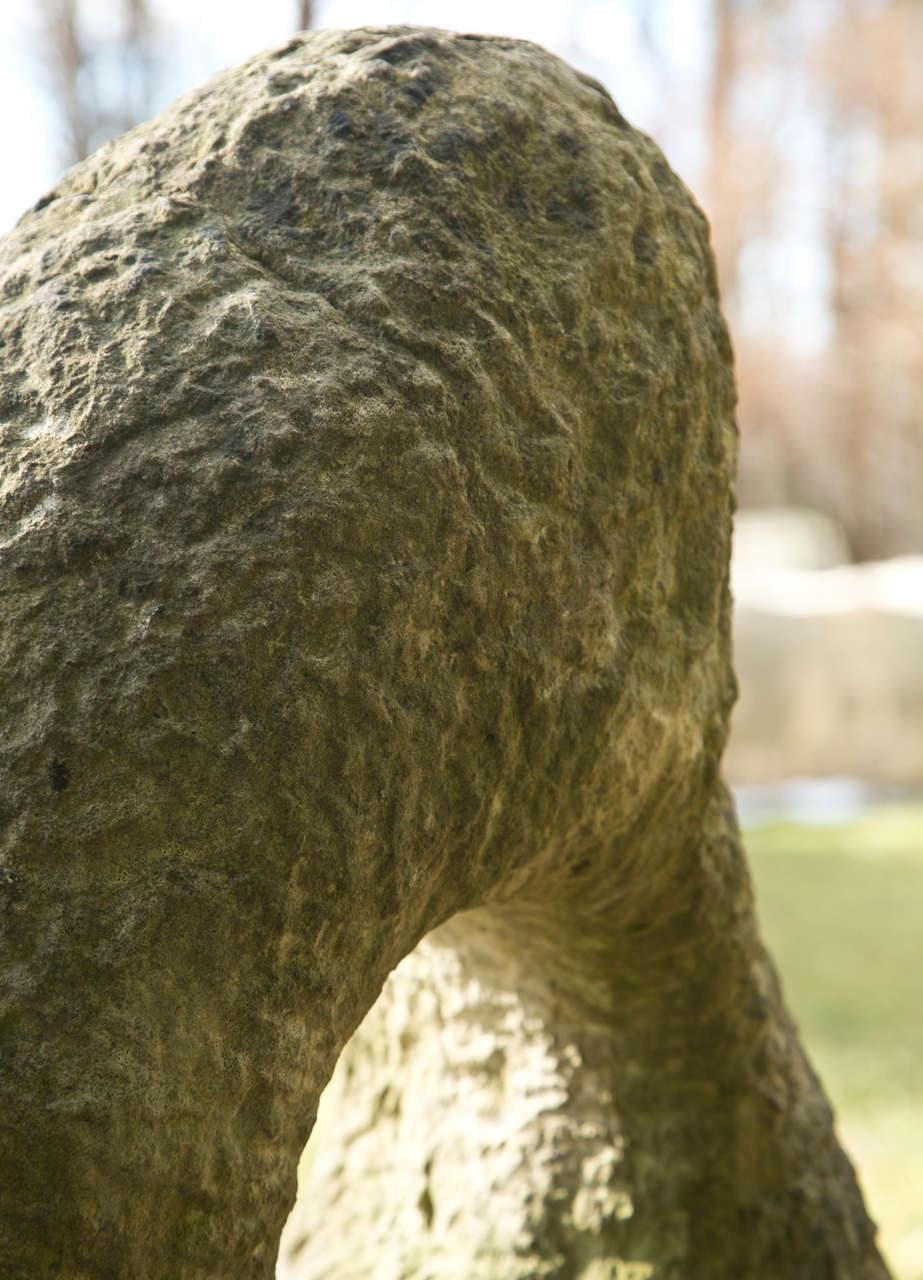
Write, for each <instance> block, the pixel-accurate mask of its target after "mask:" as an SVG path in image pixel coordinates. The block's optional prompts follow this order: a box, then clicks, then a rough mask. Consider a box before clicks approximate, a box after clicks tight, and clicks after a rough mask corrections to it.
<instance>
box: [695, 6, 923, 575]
mask: <svg viewBox="0 0 923 1280" xmlns="http://www.w3.org/2000/svg"><path fill="white" fill-rule="evenodd" d="M710 12H711V20H712V32H713V56H712V62H711V67H710V77H709V79H708V81H707V90H706V100H705V103H704V120H705V130H706V137H707V142H708V149H707V155H708V163H707V168H706V184H705V185H706V196H707V199H706V203H707V207H708V212H709V216H710V218H711V221H712V224H713V238H714V243H715V248H716V253H717V256H718V262H719V272H720V275H721V280H722V287H723V291H724V295H725V300H726V306H727V310H728V313H729V317H730V319H731V323H732V328H733V329H734V331H735V338H736V346H737V354H738V368H739V381H740V393H741V408H740V418H741V435H742V449H741V470H740V498H741V501H742V503H743V504H745V505H752V504H756V505H759V504H763V503H774V502H779V503H784V502H798V503H807V504H809V505H813V506H818V507H820V508H822V509H824V510H826V511H828V512H829V513H830V514H832V515H834V516H836V517H837V518H838V519H839V520H840V521H841V522H842V524H843V525H844V527H845V529H846V531H847V534H848V536H849V539H850V542H851V545H852V548H853V551H854V553H855V554H856V555H857V556H858V557H859V558H868V557H877V556H883V555H892V554H896V553H900V552H905V551H913V550H923V342H921V338H920V334H921V329H923V250H921V247H920V245H921V237H923V140H921V138H920V136H919V122H920V120H921V119H923V77H921V76H920V67H921V66H923V5H921V4H920V3H918V0H841V3H839V4H838V5H836V6H825V7H823V8H821V7H820V6H817V5H814V4H813V3H812V0H710ZM812 131H813V132H814V133H816V134H817V135H819V136H820V137H821V138H822V139H823V145H822V146H820V147H813V148H812V146H811V145H810V136H811V132H812ZM806 210H808V211H809V213H810V216H807V215H806ZM812 210H813V212H811V211H812ZM793 227H794V228H795V229H794V230H793ZM808 241H812V243H810V244H807V242H808ZM806 247H807V249H808V250H809V252H810V254H811V255H812V256H813V258H814V260H815V261H817V260H820V261H821V262H822V263H823V264H824V267H823V270H822V271H821V272H820V273H819V274H820V276H821V278H819V279H818V280H817V282H816V285H815V287H816V289H817V290H818V291H820V290H823V289H824V281H823V278H822V277H823V276H824V275H826V280H827V285H826V289H827V296H826V298H817V299H816V310H817V312H818V315H819V316H820V317H821V319H820V321H819V324H820V325H821V328H823V316H824V314H825V307H826V317H827V322H828V323H827V325H826V328H827V335H826V339H825V340H823V339H821V340H820V341H818V340H817V339H815V341H814V343H813V344H811V345H807V346H806V345H805V342H804V340H803V338H802V337H801V336H800V335H799V330H798V328H797V326H796V325H794V323H793V319H792V314H791V311H792V304H791V298H792V297H793V296H796V295H798V294H799V293H800V294H802V295H803V294H804V292H805V289H806V288H810V286H805V285H804V282H803V280H802V279H800V278H799V266H798V265H796V263H798V262H799V261H800V260H799V259H798V257H797V254H798V252H799V251H801V250H804V249H805V248H806ZM754 264H755V265H754ZM757 295H760V296H757ZM754 297H756V302H757V303H758V304H759V305H758V306H756V307H755V308H754V306H753V305H752V304H753V302H754ZM748 302H749V304H750V305H749V307H748V305H747V304H748ZM754 310H755V311H756V312H758V313H759V314H758V316H757V319H756V321H754V318H753V312H754Z"/></svg>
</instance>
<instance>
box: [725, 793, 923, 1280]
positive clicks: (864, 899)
mask: <svg viewBox="0 0 923 1280" xmlns="http://www.w3.org/2000/svg"><path fill="white" fill-rule="evenodd" d="M745 842H746V845H747V849H748V851H749V854H750V863H751V867H752V869H753V876H754V880H755V883H756V893H757V906H758V910H759V915H760V919H761V921H762V925H763V932H764V935H765V937H766V940H767V942H768V944H769V947H770V950H771V951H772V953H773V955H774V956H775V958H776V962H777V964H778V966H779V969H780V971H781V974H782V981H783V984H784V986H785V991H786V995H787V998H788V1003H789V1007H790V1008H791V1009H792V1012H793V1013H794V1015H795V1018H796V1019H797V1021H798V1023H799V1025H800V1027H801V1032H802V1035H803V1038H804V1041H805V1043H806V1045H807V1048H808V1051H809V1053H810V1055H811V1057H812V1058H813V1060H814V1063H815V1065H816V1067H817V1069H818V1071H819V1073H820V1076H821V1078H822V1080H823V1081H824V1084H825V1086H826V1088H827V1092H828V1094H829V1095H830V1098H831V1100H832V1102H833V1105H834V1108H835V1110H836V1113H837V1117H838V1122H839V1129H840V1134H841V1137H842V1139H843V1142H844V1145H845V1146H846V1148H847V1150H848V1151H849V1152H850V1154H851V1155H852V1157H853V1160H854V1163H855V1164H856V1166H857V1169H858V1171H859V1176H860V1179H861V1181H862V1184H863V1186H864V1188H865V1192H866V1196H867V1199H868V1203H869V1207H870V1210H871V1213H872V1216H873V1217H874V1218H875V1220H876V1221H877V1222H878V1224H879V1227H880V1228H881V1244H882V1248H883V1251H884V1253H885V1255H886V1256H887V1258H888V1261H889V1262H890V1264H891V1267H892V1269H893V1271H894V1274H895V1276H896V1277H897V1280H923V805H917V806H901V807H897V806H892V807H883V808H880V809H877V810H873V811H871V812H870V813H869V814H868V815H866V816H864V817H862V818H861V819H859V820H858V821H855V822H852V823H850V824H848V825H845V826H841V827H840V826H837V827H817V826H800V825H795V824H793V823H775V824H773V825H771V826H765V827H761V828H758V829H754V830H751V831H747V832H746V833H745Z"/></svg>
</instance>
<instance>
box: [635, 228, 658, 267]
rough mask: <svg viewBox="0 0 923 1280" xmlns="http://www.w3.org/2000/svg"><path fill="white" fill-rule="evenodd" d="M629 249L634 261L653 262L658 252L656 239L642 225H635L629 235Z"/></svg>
mask: <svg viewBox="0 0 923 1280" xmlns="http://www.w3.org/2000/svg"><path fill="white" fill-rule="evenodd" d="M631 251H632V253H633V254H634V255H635V261H636V262H653V261H654V259H655V258H656V257H657V253H658V246H657V241H656V240H655V239H654V238H653V236H650V235H648V233H647V232H646V231H645V230H644V228H643V227H636V228H635V234H634V235H633V236H632V237H631Z"/></svg>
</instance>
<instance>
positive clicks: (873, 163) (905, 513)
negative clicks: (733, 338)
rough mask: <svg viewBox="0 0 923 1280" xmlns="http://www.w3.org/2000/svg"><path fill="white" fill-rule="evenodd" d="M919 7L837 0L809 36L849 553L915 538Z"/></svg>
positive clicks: (920, 333) (909, 543)
mask: <svg viewBox="0 0 923 1280" xmlns="http://www.w3.org/2000/svg"><path fill="white" fill-rule="evenodd" d="M921 67H923V7H921V5H920V4H919V3H918V2H917V0H891V2H890V3H888V4H883V3H875V4H871V3H867V2H866V3H862V2H861V0H848V2H847V3H842V4H841V5H840V6H839V8H838V10H837V17H836V21H835V22H834V23H833V24H832V26H831V28H830V30H829V33H828V35H827V38H826V40H825V41H824V42H823V44H822V45H821V47H820V49H819V58H818V68H819V73H820V74H819V84H820V85H821V87H822V90H823V92H824V94H825V97H826V102H827V118H828V129H829V155H830V157H831V164H830V175H829V176H830V181H829V187H828V193H829V202H828V208H827V233H828V237H829V244H830V260H831V264H832V268H833V288H832V298H831V305H832V313H833V323H834V338H833V346H832V349H831V351H830V353H829V358H828V370H827V372H828V389H829V406H830V412H831V414H832V415H833V417H834V420H835V422H836V424H837V428H838V431H839V432H840V433H841V435H842V439H843V445H844V448H843V451H842V454H841V462H842V466H843V470H844V476H843V493H842V495H841V502H842V505H843V507H844V510H845V511H846V512H847V513H848V522H849V525H850V532H851V533H852V536H853V541H854V544H855V546H856V548H857V550H858V551H859V552H860V553H863V554H866V555H880V554H884V553H887V552H889V551H892V550H901V549H910V548H916V549H923V248H921V244H923V139H921V136H920V121H921V120H923V76H921V74H920V72H921Z"/></svg>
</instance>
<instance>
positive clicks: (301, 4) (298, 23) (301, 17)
mask: <svg viewBox="0 0 923 1280" xmlns="http://www.w3.org/2000/svg"><path fill="white" fill-rule="evenodd" d="M295 9H296V14H297V16H296V18H295V30H296V31H307V30H308V29H309V28H310V27H313V26H314V0H296V3H295Z"/></svg>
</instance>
